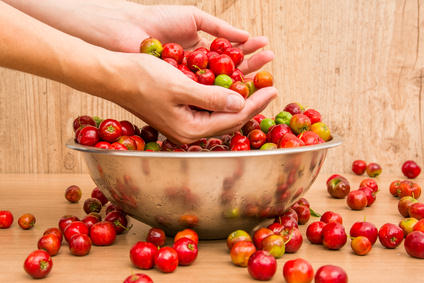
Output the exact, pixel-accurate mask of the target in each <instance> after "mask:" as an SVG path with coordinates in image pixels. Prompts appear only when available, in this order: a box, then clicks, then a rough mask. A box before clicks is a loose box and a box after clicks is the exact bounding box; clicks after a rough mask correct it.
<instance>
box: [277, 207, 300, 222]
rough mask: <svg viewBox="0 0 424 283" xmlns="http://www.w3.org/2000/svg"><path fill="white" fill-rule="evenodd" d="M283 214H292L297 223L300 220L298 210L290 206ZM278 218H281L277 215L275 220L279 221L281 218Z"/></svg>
mask: <svg viewBox="0 0 424 283" xmlns="http://www.w3.org/2000/svg"><path fill="white" fill-rule="evenodd" d="M281 216H291V217H293V218H294V219H295V220H296V223H297V222H298V221H299V217H298V216H297V212H296V211H295V210H294V209H293V208H289V209H288V210H286V211H285V212H284V213H283V215H281ZM278 218H279V216H277V217H275V221H274V222H279V221H280V220H279V219H278Z"/></svg>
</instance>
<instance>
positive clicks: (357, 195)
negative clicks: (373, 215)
mask: <svg viewBox="0 0 424 283" xmlns="http://www.w3.org/2000/svg"><path fill="white" fill-rule="evenodd" d="M346 202H347V205H348V206H349V207H350V208H351V209H353V210H361V209H364V208H365V207H366V206H367V196H366V194H365V192H364V191H360V190H355V191H351V192H350V193H349V194H348V195H347V198H346Z"/></svg>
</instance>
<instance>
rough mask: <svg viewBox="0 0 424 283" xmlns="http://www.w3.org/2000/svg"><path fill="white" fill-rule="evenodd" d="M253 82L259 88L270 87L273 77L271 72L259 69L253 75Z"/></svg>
mask: <svg viewBox="0 0 424 283" xmlns="http://www.w3.org/2000/svg"><path fill="white" fill-rule="evenodd" d="M253 83H254V84H255V87H256V88H257V89H260V88H264V87H269V86H272V85H273V78H272V75H271V73H270V72H267V71H259V72H257V73H256V75H255V76H254V77H253Z"/></svg>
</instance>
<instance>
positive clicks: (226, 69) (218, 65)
mask: <svg viewBox="0 0 424 283" xmlns="http://www.w3.org/2000/svg"><path fill="white" fill-rule="evenodd" d="M209 69H210V70H211V71H212V72H213V73H214V74H215V76H218V75H221V74H224V75H228V76H231V75H232V74H233V72H234V69H235V67H234V63H233V60H231V58H230V56H228V55H226V54H221V55H219V56H216V57H214V58H212V59H211V60H210V61H209Z"/></svg>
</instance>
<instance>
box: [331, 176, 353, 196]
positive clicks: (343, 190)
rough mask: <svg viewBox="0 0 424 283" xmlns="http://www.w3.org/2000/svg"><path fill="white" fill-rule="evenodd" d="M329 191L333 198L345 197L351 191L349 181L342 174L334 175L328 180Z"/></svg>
mask: <svg viewBox="0 0 424 283" xmlns="http://www.w3.org/2000/svg"><path fill="white" fill-rule="evenodd" d="M327 191H328V193H329V194H330V196H332V197H333V198H338V199H342V198H345V197H346V196H347V195H348V194H349V192H350V184H349V181H348V180H347V179H346V178H345V177H343V176H340V175H337V176H335V175H333V176H331V177H330V178H329V180H328V181H327Z"/></svg>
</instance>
